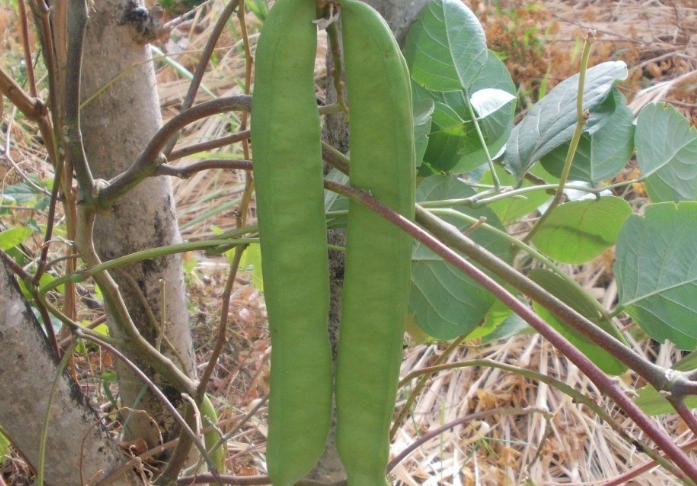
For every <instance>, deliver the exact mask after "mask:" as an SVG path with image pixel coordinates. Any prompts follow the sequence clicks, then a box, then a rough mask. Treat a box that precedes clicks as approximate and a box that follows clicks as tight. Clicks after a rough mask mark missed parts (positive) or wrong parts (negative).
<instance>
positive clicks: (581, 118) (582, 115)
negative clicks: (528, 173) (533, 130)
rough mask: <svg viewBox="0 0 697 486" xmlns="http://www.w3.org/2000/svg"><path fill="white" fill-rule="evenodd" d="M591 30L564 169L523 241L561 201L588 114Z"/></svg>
mask: <svg viewBox="0 0 697 486" xmlns="http://www.w3.org/2000/svg"><path fill="white" fill-rule="evenodd" d="M592 35H593V33H592V32H589V33H588V35H587V36H586V38H585V39H584V42H583V55H582V57H581V72H580V74H579V76H578V93H577V94H576V120H577V123H576V129H575V130H574V134H573V136H572V137H571V144H570V145H569V151H568V152H567V154H566V160H565V161H564V169H563V170H562V174H561V178H560V179H559V187H558V189H557V192H556V194H554V199H552V203H551V204H550V205H549V207H548V208H547V211H545V213H544V214H543V215H542V217H540V219H538V220H537V222H536V223H535V225H534V226H533V227H532V229H531V230H530V232H529V233H528V234H527V235H525V238H523V241H524V242H528V241H530V240H531V239H532V237H533V236H535V233H537V232H538V231H539V229H540V228H541V227H542V226H543V225H544V223H545V221H546V220H547V218H549V216H550V215H551V214H552V211H554V209H555V208H556V207H557V206H558V205H559V203H561V200H562V197H564V186H565V185H566V181H567V180H568V179H569V172H570V171H571V164H572V162H573V161H574V155H576V149H577V148H578V142H579V141H580V140H581V135H582V134H583V129H584V128H585V126H586V123H587V122H588V114H587V113H586V112H584V111H583V95H584V92H585V84H586V71H587V70H588V58H589V56H590V53H591V44H592V43H593V42H592V39H591V36H592Z"/></svg>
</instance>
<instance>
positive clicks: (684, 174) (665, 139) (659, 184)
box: [634, 104, 697, 202]
mask: <svg viewBox="0 0 697 486" xmlns="http://www.w3.org/2000/svg"><path fill="white" fill-rule="evenodd" d="M634 143H635V144H636V149H637V163H638V164H639V170H641V174H642V175H643V176H644V177H646V191H647V192H648V193H649V197H650V198H651V200H652V201H653V202H666V201H675V202H678V201H693V200H694V199H695V197H696V196H697V130H695V128H694V127H693V126H691V125H690V122H689V121H688V120H687V118H685V117H684V116H683V115H681V114H680V113H679V112H678V111H677V110H676V109H675V108H673V107H672V106H670V105H664V104H651V105H647V106H646V107H644V109H643V110H641V113H639V118H638V119H637V127H636V136H635V142H634Z"/></svg>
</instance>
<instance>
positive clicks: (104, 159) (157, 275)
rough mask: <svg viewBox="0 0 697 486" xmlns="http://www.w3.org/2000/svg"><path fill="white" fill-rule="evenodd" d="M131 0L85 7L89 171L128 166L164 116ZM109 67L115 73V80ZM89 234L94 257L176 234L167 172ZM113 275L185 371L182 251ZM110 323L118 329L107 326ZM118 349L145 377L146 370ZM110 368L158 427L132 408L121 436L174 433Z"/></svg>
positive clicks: (176, 238) (134, 386) (150, 335)
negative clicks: (135, 30) (136, 33)
mask: <svg viewBox="0 0 697 486" xmlns="http://www.w3.org/2000/svg"><path fill="white" fill-rule="evenodd" d="M138 6H139V5H137V4H136V2H134V1H133V0H97V1H96V2H95V3H94V5H93V7H92V8H91V9H90V20H89V23H88V27H87V33H86V38H85V48H84V55H83V73H82V80H83V89H82V97H83V99H87V98H88V97H90V96H92V95H93V94H94V93H96V92H97V90H99V89H101V88H104V87H106V89H105V90H104V91H102V92H101V93H100V94H99V95H97V96H96V97H95V98H94V99H92V100H91V101H90V102H89V103H88V104H87V105H86V106H85V107H84V108H83V109H82V111H81V117H82V133H83V137H84V144H85V152H86V155H87V160H88V161H89V162H90V167H91V169H92V172H93V174H94V176H95V177H99V178H103V179H109V178H111V177H113V176H115V175H116V174H118V173H120V172H122V171H123V170H125V169H126V168H127V167H129V166H130V165H131V164H132V163H133V161H134V160H135V159H136V156H137V155H138V153H139V152H140V151H141V150H142V149H143V148H144V147H145V145H146V144H147V142H148V141H149V140H150V138H151V137H152V136H153V134H154V133H155V132H156V131H157V129H158V128H159V127H160V125H161V122H162V120H161V116H160V106H159V100H158V96H157V91H156V81H155V73H154V69H153V65H152V60H151V56H150V50H149V48H148V46H147V45H142V44H140V43H138V42H136V41H135V40H134V39H133V36H132V32H133V30H132V28H131V27H133V25H132V24H133V22H134V21H137V20H138V19H139V17H138V16H137V15H135V14H136V13H137V12H140V13H143V12H145V11H144V10H142V9H141V10H138V9H137V7H138ZM140 6H142V4H140ZM134 19H135V20H134ZM117 76H121V77H119V78H118V79H115V78H116V77H117ZM94 239H95V248H96V250H97V252H98V253H99V255H100V257H101V258H102V260H109V259H113V258H116V257H119V256H121V255H126V254H129V253H132V252H135V251H139V250H144V249H147V248H152V247H156V246H164V245H170V244H174V243H179V242H181V236H180V234H179V229H178V226H177V221H176V214H175V207H174V199H173V196H172V190H171V185H170V181H169V180H168V179H167V178H165V177H159V178H150V179H147V180H145V181H144V182H142V183H141V184H140V185H138V186H137V187H136V188H135V189H133V190H132V191H131V192H130V193H128V194H127V195H126V196H125V197H124V198H122V199H121V200H119V201H117V202H116V203H115V204H114V206H113V207H112V208H111V209H110V210H109V212H108V213H107V214H103V215H100V217H98V218H97V221H96V223H95V230H94ZM112 276H113V277H114V279H115V280H116V282H117V283H118V285H119V287H120V290H121V293H122V295H123V298H124V301H125V302H126V305H127V306H128V309H129V312H130V314H131V316H132V318H133V321H134V322H135V323H136V325H137V326H138V328H139V330H140V332H141V334H142V335H143V336H144V337H145V338H146V339H148V340H149V341H150V342H151V343H153V344H154V343H155V342H156V338H157V335H158V327H159V325H160V321H161V320H162V316H163V315H164V320H165V323H164V324H165V326H166V333H165V335H166V337H167V340H168V341H169V343H171V346H172V347H173V348H174V349H175V350H176V352H177V353H178V355H179V356H180V357H181V361H180V360H179V358H178V357H176V355H175V354H174V353H172V352H171V350H170V349H169V348H168V345H167V342H166V341H167V340H165V342H163V343H162V350H163V352H164V353H165V354H166V355H167V356H169V357H170V358H171V359H172V360H173V361H174V362H175V363H177V362H181V363H182V364H181V366H182V369H183V370H184V371H185V372H186V373H188V374H189V375H190V376H192V377H193V376H194V375H195V372H196V369H195V358H194V352H193V347H192V342H191V334H190V329H189V323H188V311H187V305H186V295H185V288H184V275H183V270H182V262H181V257H180V256H179V255H176V256H170V257H166V258H158V259H154V260H148V261H144V262H142V263H140V264H134V265H129V266H128V267H124V268H122V269H121V270H120V271H116V272H112ZM143 300H144V301H145V302H147V306H148V307H149V309H148V308H146V306H144V305H143V304H142V301H143ZM149 311H150V312H149ZM108 312H109V309H107V313H108ZM153 317H154V319H153ZM153 320H154V321H155V322H153ZM111 329H112V332H116V330H115V326H111ZM124 351H125V352H126V353H127V354H128V356H129V358H131V359H133V360H134V361H135V362H136V363H138V364H139V366H140V367H141V369H143V370H145V371H146V373H147V374H148V375H149V376H151V377H153V373H152V370H148V368H147V367H146V366H145V365H144V364H143V363H142V362H139V361H138V359H137V357H136V356H133V355H132V354H129V353H128V350H124ZM117 371H118V374H119V389H120V397H121V404H122V406H126V407H134V408H139V409H142V410H145V411H146V412H147V414H149V415H150V417H152V418H153V419H154V420H155V422H156V423H157V424H158V426H159V431H158V430H157V429H155V428H154V427H152V423H151V421H150V419H149V418H148V417H147V416H145V414H131V415H130V418H129V420H128V427H127V430H126V433H125V437H126V438H127V439H130V438H135V437H143V438H145V439H146V442H147V443H148V445H149V446H154V445H157V444H158V443H159V442H160V438H159V433H161V434H162V439H163V440H165V441H167V440H169V439H172V438H174V437H175V436H176V435H177V433H178V427H177V426H176V424H175V423H174V421H173V419H172V418H171V416H170V414H169V413H167V411H166V410H165V409H164V407H163V406H162V404H161V403H159V401H158V400H157V398H156V397H155V396H154V395H152V394H151V393H150V392H149V391H146V392H145V394H144V395H143V397H142V399H141V400H140V401H138V397H139V396H140V395H141V394H142V393H143V390H144V385H143V383H141V382H140V381H139V380H137V379H136V378H135V377H134V376H133V375H132V374H131V372H130V371H129V370H127V369H126V368H125V367H124V366H123V365H121V366H118V367H117ZM153 379H155V381H157V380H156V378H154V377H153ZM164 391H165V394H166V395H167V396H168V397H169V398H170V400H171V401H172V402H173V403H174V404H175V405H177V404H179V403H180V402H181V397H180V395H179V393H177V392H176V390H174V389H173V388H171V387H168V386H167V385H166V384H165V386H164Z"/></svg>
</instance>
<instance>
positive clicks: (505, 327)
mask: <svg viewBox="0 0 697 486" xmlns="http://www.w3.org/2000/svg"><path fill="white" fill-rule="evenodd" d="M526 305H527V303H526ZM484 326H486V327H488V326H493V327H494V330H493V331H492V332H491V333H489V334H487V335H486V336H484V338H483V339H482V343H493V342H496V341H500V340H503V339H508V338H509V337H512V336H518V335H521V334H534V333H535V330H534V329H533V328H532V327H530V326H529V325H528V323H527V322H525V321H524V320H523V318H522V317H520V316H519V315H518V314H516V313H515V312H513V311H512V310H511V309H510V308H509V307H508V306H507V305H506V304H504V303H503V302H501V301H500V300H498V299H496V302H494V305H492V306H491V309H489V312H488V313H487V315H486V322H485V324H484Z"/></svg>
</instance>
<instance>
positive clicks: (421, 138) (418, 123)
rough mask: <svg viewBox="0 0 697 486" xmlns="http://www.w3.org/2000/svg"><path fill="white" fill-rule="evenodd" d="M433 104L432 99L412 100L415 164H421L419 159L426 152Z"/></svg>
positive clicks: (422, 157) (421, 158)
mask: <svg viewBox="0 0 697 486" xmlns="http://www.w3.org/2000/svg"><path fill="white" fill-rule="evenodd" d="M434 108H435V105H434V103H433V100H430V99H423V100H418V101H414V145H415V152H416V166H417V167H418V166H420V165H421V161H423V159H424V155H425V154H426V147H427V146H428V134H429V133H431V120H432V118H433V110H434Z"/></svg>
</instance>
